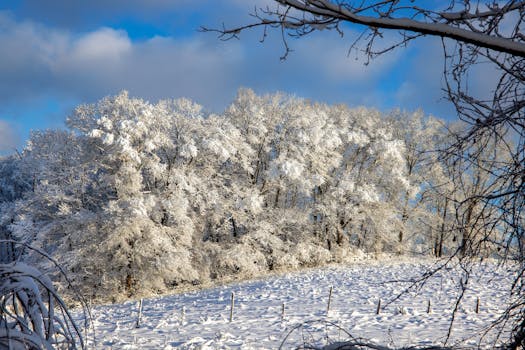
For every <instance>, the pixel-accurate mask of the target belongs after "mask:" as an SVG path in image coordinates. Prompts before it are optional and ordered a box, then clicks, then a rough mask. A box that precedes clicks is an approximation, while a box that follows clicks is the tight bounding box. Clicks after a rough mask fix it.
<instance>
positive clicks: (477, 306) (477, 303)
mask: <svg viewBox="0 0 525 350" xmlns="http://www.w3.org/2000/svg"><path fill="white" fill-rule="evenodd" d="M476 313H477V314H479V297H478V298H477V299H476Z"/></svg>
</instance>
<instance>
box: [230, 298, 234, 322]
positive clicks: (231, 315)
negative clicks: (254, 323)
mask: <svg viewBox="0 0 525 350" xmlns="http://www.w3.org/2000/svg"><path fill="white" fill-rule="evenodd" d="M234 299H235V296H234V294H233V292H232V300H231V306H230V322H232V321H233V307H234V304H235V300H234Z"/></svg>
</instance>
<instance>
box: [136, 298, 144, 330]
mask: <svg viewBox="0 0 525 350" xmlns="http://www.w3.org/2000/svg"><path fill="white" fill-rule="evenodd" d="M142 302H143V300H142V298H140V302H139V313H138V315H137V323H136V324H135V328H139V327H140V319H141V318H142Z"/></svg>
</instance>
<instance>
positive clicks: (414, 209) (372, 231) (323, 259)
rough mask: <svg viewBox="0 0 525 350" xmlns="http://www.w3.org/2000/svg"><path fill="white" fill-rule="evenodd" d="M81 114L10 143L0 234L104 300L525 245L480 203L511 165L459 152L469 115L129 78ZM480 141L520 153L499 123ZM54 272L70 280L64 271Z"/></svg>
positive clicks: (0, 179) (493, 253) (5, 253)
mask: <svg viewBox="0 0 525 350" xmlns="http://www.w3.org/2000/svg"><path fill="white" fill-rule="evenodd" d="M66 125H67V128H66V129H57V130H35V131H33V132H32V134H31V137H30V139H29V141H28V143H27V145H26V147H25V148H24V149H23V150H21V151H20V152H17V153H16V154H13V155H10V156H6V157H3V158H0V213H1V215H0V238H1V239H9V240H15V241H21V242H24V243H27V244H30V245H31V246H33V247H36V248H39V249H41V250H42V251H44V252H46V253H47V254H48V255H49V256H50V257H52V258H53V259H54V260H55V261H56V262H57V263H59V264H60V266H62V267H63V268H64V269H65V271H66V272H67V274H68V276H69V278H70V279H71V281H72V283H73V285H75V286H76V287H77V288H79V289H80V290H81V292H82V293H83V294H84V296H86V297H88V298H90V299H94V300H101V301H118V300H123V299H127V298H131V297H137V296H145V295H152V294H157V293H165V292H167V291H170V290H173V289H174V288H178V287H184V286H199V285H202V284H205V283H209V282H213V281H224V280H228V279H240V278H249V277H255V276H259V275H262V274H265V273H267V272H271V271H286V270H289V269H297V268H301V267H311V266H319V265H324V264H328V263H342V262H348V261H351V260H352V259H353V258H355V257H356V256H362V255H365V254H366V255H370V256H375V255H376V254H383V253H385V254H390V255H411V256H413V255H421V256H435V257H443V256H451V255H458V254H459V256H475V257H477V258H479V257H497V256H498V252H499V251H500V249H501V248H502V247H504V248H505V253H506V254H507V256H508V257H512V251H513V249H514V248H515V246H516V247H517V246H518V245H520V243H521V242H519V241H516V240H510V241H509V240H508V236H507V235H505V230H506V227H505V222H501V221H497V220H495V219H494V218H496V217H497V216H498V211H497V207H494V209H490V210H487V207H486V206H484V203H483V201H481V200H480V201H475V200H474V201H473V200H469V201H468V202H465V199H467V198H468V199H472V198H476V196H478V195H479V196H480V198H481V196H482V195H484V194H486V193H488V191H490V190H491V188H490V186H493V180H494V178H495V176H496V175H497V174H495V173H494V170H493V169H494V168H488V167H485V166H475V164H472V163H464V164H462V163H458V162H457V160H456V161H454V159H453V158H447V157H446V156H444V155H446V150H447V149H448V148H449V147H450V146H451V145H453V144H454V142H455V141H456V135H459V134H461V133H462V132H464V130H465V125H464V124H462V123H461V122H454V123H451V122H447V121H444V120H442V119H439V118H437V117H434V116H429V115H425V114H424V112H423V111H415V112H406V111H402V110H393V111H390V112H388V113H383V112H380V111H378V110H374V109H368V108H364V107H358V108H349V107H348V106H345V105H326V104H320V103H315V102H312V101H309V100H305V99H301V98H297V97H294V96H289V95H286V94H281V93H276V94H270V95H264V96H261V95H257V94H255V93H254V92H253V91H252V90H249V89H241V90H239V92H238V94H237V96H236V98H235V99H234V101H233V102H232V103H231V105H230V106H229V107H228V108H226V110H225V111H224V112H223V113H222V114H214V113H210V112H207V110H206V109H205V108H204V107H202V106H200V105H198V104H196V103H194V102H192V101H190V100H188V99H176V100H161V101H159V102H157V103H150V102H148V101H145V100H142V99H139V98H133V97H130V96H129V95H128V93H127V92H122V93H120V94H118V95H116V96H108V97H106V98H103V99H102V100H100V101H99V102H97V103H95V104H87V105H80V106H78V107H77V108H76V109H75V110H74V112H72V114H71V115H70V116H69V117H68V118H67V120H66ZM477 144H478V145H479V149H478V150H476V149H475V146H474V148H473V149H472V148H471V149H470V150H469V151H470V152H478V153H477V154H476V158H475V159H477V160H479V162H480V164H478V165H481V162H482V163H483V164H489V163H490V164H498V162H499V163H501V162H504V161H505V160H506V159H507V158H509V157H511V152H510V149H511V148H510V147H509V148H505V147H501V144H499V143H494V142H493V141H491V139H490V138H487V140H479V142H478V143H477ZM452 162H453V164H452ZM465 203H467V204H468V205H465ZM480 213H482V214H480ZM492 222H498V224H497V225H491V223H492ZM480 237H482V239H480ZM1 248H2V252H1V253H2V254H0V255H1V256H2V258H3V259H4V260H7V261H10V260H11V259H13V258H16V257H15V256H12V255H13V254H15V255H24V257H25V259H29V260H30V261H33V263H35V264H37V265H38V266H39V267H40V268H41V269H43V270H44V271H48V272H50V273H51V274H53V266H51V265H52V264H51V263H50V261H49V260H48V259H42V258H41V256H39V255H38V254H34V252H32V251H25V250H24V249H22V248H20V247H18V246H17V248H16V249H9V248H10V247H9V246H8V245H5V244H4V245H2V247H1ZM509 251H510V254H508V253H509ZM53 278H54V279H55V281H56V282H57V283H59V285H60V286H61V288H59V291H60V292H61V293H64V294H65V295H67V294H68V293H69V292H70V291H69V287H68V286H69V284H68V283H66V282H65V281H64V277H63V275H60V274H57V273H56V271H55V272H54V275H53Z"/></svg>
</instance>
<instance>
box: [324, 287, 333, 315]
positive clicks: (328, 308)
mask: <svg viewBox="0 0 525 350" xmlns="http://www.w3.org/2000/svg"><path fill="white" fill-rule="evenodd" d="M333 289H334V287H333V286H330V294H328V306H327V307H326V316H328V313H329V312H330V304H331V303H332V291H333Z"/></svg>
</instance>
